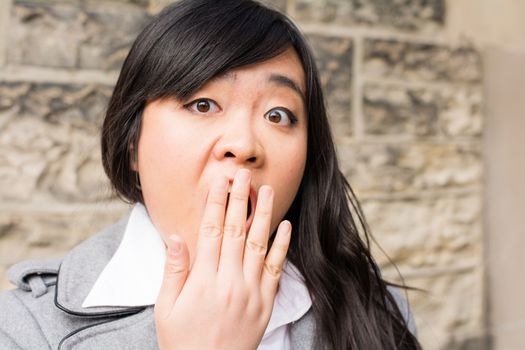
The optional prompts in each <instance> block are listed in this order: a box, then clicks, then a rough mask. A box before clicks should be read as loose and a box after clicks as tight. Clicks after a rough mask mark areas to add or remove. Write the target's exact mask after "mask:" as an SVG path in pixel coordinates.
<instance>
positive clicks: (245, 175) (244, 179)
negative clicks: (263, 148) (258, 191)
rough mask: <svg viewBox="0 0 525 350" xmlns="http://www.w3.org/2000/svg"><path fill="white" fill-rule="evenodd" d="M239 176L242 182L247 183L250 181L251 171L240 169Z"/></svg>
mask: <svg viewBox="0 0 525 350" xmlns="http://www.w3.org/2000/svg"><path fill="white" fill-rule="evenodd" d="M237 176H238V180H239V181H240V182H243V183H246V182H248V181H249V180H250V170H248V169H239V171H238V174H237Z"/></svg>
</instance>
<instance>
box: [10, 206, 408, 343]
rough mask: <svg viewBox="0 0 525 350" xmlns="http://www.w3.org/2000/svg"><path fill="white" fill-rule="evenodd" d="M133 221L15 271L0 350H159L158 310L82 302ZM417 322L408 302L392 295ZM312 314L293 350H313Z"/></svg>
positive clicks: (300, 324)
mask: <svg viewBox="0 0 525 350" xmlns="http://www.w3.org/2000/svg"><path fill="white" fill-rule="evenodd" d="M128 218H129V215H126V216H125V217H123V218H122V219H121V220H120V221H118V222H117V223H116V224H114V225H112V226H110V227H108V228H107V229H105V230H103V231H102V232H100V233H98V234H96V235H94V236H93V237H91V238H90V239H88V240H86V241H85V242H83V243H81V244H80V245H78V246H77V247H75V248H74V249H73V250H71V252H69V253H68V254H67V255H66V256H65V257H64V258H63V259H48V260H30V261H25V262H22V263H19V264H16V265H14V266H13V267H11V268H10V269H9V270H8V272H7V275H8V278H9V280H10V281H11V282H12V283H14V284H15V285H16V286H17V287H18V288H17V289H14V290H10V291H8V292H5V293H2V294H0V349H137V350H138V349H140V350H144V349H157V348H158V347H157V341H156V334H155V324H154V318H153V306H151V305H147V306H143V307H93V308H88V309H83V308H82V307H81V304H82V302H83V301H84V299H85V298H86V296H87V294H88V293H89V291H90V290H91V287H92V286H93V284H94V283H95V281H96V279H97V278H98V276H99V275H100V273H101V272H102V270H103V269H104V267H105V266H106V264H107V263H108V262H109V260H110V259H111V257H112V256H113V254H114V253H115V251H116V250H117V248H118V246H119V244H120V241H121V239H122V237H123V234H124V230H125V228H126V223H127V221H128ZM391 292H392V293H393V295H394V297H395V299H396V301H397V302H398V304H399V306H400V309H401V310H402V311H404V312H405V316H406V318H407V319H408V321H409V326H410V329H411V331H412V332H413V333H415V326H414V321H413V319H412V317H411V314H410V311H409V310H408V305H407V303H406V302H405V300H404V298H403V297H402V296H401V295H400V294H399V292H397V291H395V290H391ZM313 335H314V321H313V316H312V312H311V309H310V311H308V312H307V313H306V314H305V315H304V316H303V317H302V318H301V319H299V320H298V321H296V322H294V323H293V324H292V326H291V341H292V348H293V349H311V348H312V343H313Z"/></svg>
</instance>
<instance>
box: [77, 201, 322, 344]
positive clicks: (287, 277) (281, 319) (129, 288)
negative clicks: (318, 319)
mask: <svg viewBox="0 0 525 350" xmlns="http://www.w3.org/2000/svg"><path fill="white" fill-rule="evenodd" d="M165 261H166V246H165V244H164V241H163V240H162V237H161V235H160V234H159V232H158V231H157V230H156V229H155V227H154V225H153V223H152V221H151V219H150V217H149V215H148V212H147V210H146V208H145V207H144V206H143V205H142V204H140V203H139V204H136V205H135V206H134V207H133V210H132V211H131V215H130V217H129V221H128V223H127V226H126V230H125V232H124V236H123V238H122V242H121V243H120V246H119V247H118V249H117V251H116V252H115V255H113V257H112V258H111V260H110V261H109V263H108V264H107V265H106V267H105V268H104V270H103V271H102V273H101V274H100V276H99V277H98V279H97V281H96V282H95V284H94V286H93V288H92V289H91V291H90V292H89V294H88V296H87V297H86V299H85V300H84V303H83V304H82V307H84V308H87V307H94V306H144V305H154V304H155V300H156V299H157V295H158V293H159V290H160V286H161V284H162V278H163V274H164V264H165ZM137 286H140V287H139V288H137ZM311 305H312V301H311V299H310V295H309V294H308V290H307V288H306V286H305V285H304V282H303V277H302V275H301V273H300V272H299V271H298V270H297V268H296V267H295V266H294V265H292V263H290V262H289V261H288V260H286V261H285V265H284V268H283V273H282V275H281V279H280V281H279V290H278V292H277V294H276V296H275V301H274V304H273V310H272V315H271V317H270V321H269V323H268V326H267V327H266V331H265V332H264V336H263V338H262V341H261V343H260V344H259V347H258V349H259V350H270V349H271V350H276V349H290V332H289V325H290V323H292V322H293V321H296V320H298V319H299V318H301V317H302V316H303V315H304V314H305V313H306V312H307V311H308V309H310V307H311Z"/></svg>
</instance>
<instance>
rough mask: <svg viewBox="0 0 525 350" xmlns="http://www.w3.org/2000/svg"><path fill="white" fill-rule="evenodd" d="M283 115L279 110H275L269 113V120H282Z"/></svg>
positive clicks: (275, 121) (277, 121)
mask: <svg viewBox="0 0 525 350" xmlns="http://www.w3.org/2000/svg"><path fill="white" fill-rule="evenodd" d="M281 118H282V117H281V115H280V114H279V112H277V111H275V110H273V111H271V112H270V113H269V114H268V120H269V121H271V122H272V123H279V122H280V121H281Z"/></svg>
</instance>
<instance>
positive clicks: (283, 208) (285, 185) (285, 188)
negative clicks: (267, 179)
mask: <svg viewBox="0 0 525 350" xmlns="http://www.w3.org/2000/svg"><path fill="white" fill-rule="evenodd" d="M305 164H306V148H303V147H298V148H297V151H296V152H293V153H292V152H290V153H289V154H286V157H283V159H282V160H281V161H280V162H279V164H277V165H276V166H275V168H276V169H280V170H279V172H278V173H277V174H275V175H277V176H276V178H275V179H274V181H273V183H274V186H273V187H274V191H275V202H274V210H273V212H274V213H273V217H274V218H273V220H272V230H275V229H277V226H278V225H279V223H280V222H281V221H282V220H283V218H284V215H285V214H286V212H287V211H288V210H289V209H290V206H291V205H292V202H293V200H294V199H295V196H296V194H297V191H298V190H299V186H300V184H301V180H302V178H303V173H304V168H305Z"/></svg>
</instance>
